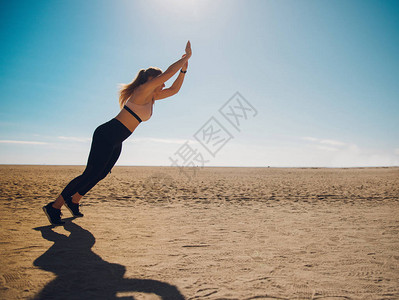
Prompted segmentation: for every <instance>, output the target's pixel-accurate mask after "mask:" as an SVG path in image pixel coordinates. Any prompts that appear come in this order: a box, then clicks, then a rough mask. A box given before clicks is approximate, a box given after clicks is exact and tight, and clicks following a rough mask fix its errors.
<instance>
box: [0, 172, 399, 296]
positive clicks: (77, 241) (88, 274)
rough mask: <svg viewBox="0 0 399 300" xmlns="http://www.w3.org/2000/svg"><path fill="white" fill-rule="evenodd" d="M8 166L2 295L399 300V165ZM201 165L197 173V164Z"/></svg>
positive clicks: (1, 228) (2, 188)
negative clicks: (86, 182)
mask: <svg viewBox="0 0 399 300" xmlns="http://www.w3.org/2000/svg"><path fill="white" fill-rule="evenodd" d="M83 168H84V167H81V166H0V174H1V179H0V182H1V184H0V197H1V198H0V213H1V218H0V258H1V259H0V299H399V239H398V233H399V168H356V169H323V168H321V169H299V168H296V169H285V168H204V169H196V173H195V174H192V173H190V174H189V175H190V176H192V177H191V178H189V177H187V176H186V175H187V174H186V173H184V172H181V170H180V169H179V168H172V167H115V168H114V169H113V171H112V174H110V175H109V176H108V177H107V178H106V179H104V180H103V181H101V182H100V183H99V184H98V185H97V186H96V187H95V188H94V189H93V190H92V191H90V192H89V193H88V195H87V196H86V197H85V198H84V202H83V206H82V209H81V210H82V212H83V213H84V214H85V216H84V217H83V218H76V219H73V218H71V214H70V213H69V211H68V210H67V209H65V208H63V209H62V211H63V214H64V215H63V218H65V219H66V220H67V222H66V225H65V226H58V227H54V226H49V223H48V220H47V218H46V217H45V215H44V213H43V211H42V206H43V205H45V204H46V203H48V202H49V201H52V200H54V198H55V197H56V196H57V195H58V194H59V193H60V191H61V190H62V189H63V187H64V186H65V185H66V184H67V183H68V182H69V181H70V180H71V179H73V178H74V177H75V176H77V175H79V174H80V173H81V172H82V171H83ZM190 172H191V171H190Z"/></svg>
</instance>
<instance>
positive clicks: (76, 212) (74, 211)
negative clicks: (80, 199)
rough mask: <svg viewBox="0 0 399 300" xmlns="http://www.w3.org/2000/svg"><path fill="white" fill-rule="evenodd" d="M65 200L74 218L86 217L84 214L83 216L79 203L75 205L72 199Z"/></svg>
mask: <svg viewBox="0 0 399 300" xmlns="http://www.w3.org/2000/svg"><path fill="white" fill-rule="evenodd" d="M64 200H65V206H66V207H67V208H68V209H69V211H70V212H71V214H72V215H73V216H74V217H83V216H84V214H82V213H81V212H80V211H79V203H73V202H72V197H66V198H65V199H64Z"/></svg>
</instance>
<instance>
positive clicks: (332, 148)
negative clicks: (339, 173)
mask: <svg viewBox="0 0 399 300" xmlns="http://www.w3.org/2000/svg"><path fill="white" fill-rule="evenodd" d="M187 40H190V41H191V44H192V50H193V55H192V58H191V59H190V62H189V68H188V72H187V75H186V78H185V82H184V83H183V86H182V88H181V90H180V92H179V94H177V95H175V96H173V97H172V98H169V99H166V100H160V101H157V102H156V103H155V107H154V114H153V116H152V118H151V119H150V120H149V121H148V122H144V123H142V124H140V126H139V127H138V128H137V129H136V131H135V132H134V133H133V135H132V136H131V137H130V138H129V139H128V140H127V141H126V142H125V143H124V149H123V151H122V155H121V157H120V160H119V161H118V163H117V164H119V165H164V166H169V165H171V158H173V157H177V156H179V155H180V154H181V153H182V152H181V151H182V149H184V147H186V148H187V149H190V150H193V151H196V152H195V153H196V154H198V153H200V154H201V155H202V156H203V157H204V159H205V160H207V162H206V165H211V166H276V167H290V166H291V167H303V166H304V167H321V166H324V167H355V166H394V165H396V166H397V165H399V117H398V116H399V84H398V78H399V54H398V53H399V2H397V1H387V0H385V1H377V0H376V1H367V0H360V1H350V0H344V1H340V0H335V1H316V0H312V1H306V0H302V1H297V0H295V1H294V0H291V1H289V0H287V1H268V0H249V1H244V0H242V1H238V0H220V1H214V0H198V1H195V0H170V1H165V0H142V1H141V0H140V1H139V0H137V1H133V0H117V1H115V0H85V1H81V0H68V1H60V0H51V1H50V0H49V1H44V0H34V1H19V0H14V1H7V0H0V41H1V48H0V65H1V67H0V95H1V101H0V116H1V119H0V163H3V164H77V165H83V164H85V163H86V160H87V155H88V152H89V149H90V140H91V136H92V134H93V131H94V129H95V128H96V127H97V126H98V125H100V124H102V123H104V122H106V121H108V120H109V119H111V118H113V117H114V116H116V114H117V113H118V112H119V106H118V84H120V83H127V82H130V81H131V80H132V79H133V78H134V76H135V75H136V73H137V71H138V70H139V69H141V68H147V67H149V66H157V67H160V68H161V69H163V70H165V69H166V68H167V67H168V66H169V65H170V64H172V63H173V62H174V61H176V60H177V59H179V58H180V57H181V55H182V54H183V53H184V48H185V44H186V42H187ZM175 78H176V77H174V78H173V79H171V80H170V81H169V82H167V86H169V85H170V84H172V82H173V80H174V79H175ZM237 91H238V92H239V93H240V94H241V95H242V96H243V97H244V98H245V99H246V100H247V103H249V104H250V105H252V107H253V110H252V111H248V115H247V119H245V118H244V117H245V116H244V115H243V114H242V116H244V117H241V118H239V120H240V126H239V128H238V130H237V128H235V127H234V126H232V124H231V123H229V122H228V120H227V119H226V118H224V117H223V116H222V114H221V113H220V112H219V109H220V108H222V107H223V105H225V104H226V102H227V101H228V100H229V99H230V98H231V97H232V96H233V95H234V94H235V93H236V92H237ZM234 99H235V98H233V100H231V101H235V100H234ZM232 103H233V102H229V103H227V104H226V105H227V106H225V108H226V107H229V105H230V104H232ZM237 103H238V102H237ZM241 103H243V101H241ZM231 107H233V108H234V106H231ZM255 110H256V115H255ZM254 115H255V116H254ZM212 117H213V119H211V118H212ZM237 118H238V117H237ZM210 119H211V120H213V121H212V122H214V121H215V120H216V121H217V122H219V124H220V125H222V126H223V128H224V131H221V132H222V133H223V132H224V134H227V133H226V132H228V135H226V136H228V137H229V138H228V139H225V140H224V142H222V141H220V143H219V144H218V145H217V147H219V146H221V145H222V147H219V148H218V149H217V153H215V152H213V154H214V155H211V154H210V152H209V151H208V150H209V147H210V145H209V144H208V150H207V149H205V147H206V146H207V144H205V146H204V144H203V143H201V141H200V139H198V137H200V136H201V132H202V131H201V130H202V129H204V128H205V127H206V126H207V124H208V125H209V122H208V121H209V120H210ZM207 122H208V123H207ZM215 124H216V123H215ZM204 126H205V127H204ZM215 130H216V127H215ZM195 136H196V137H197V139H196V138H195ZM203 137H204V135H203ZM214 137H215V138H216V135H215V136H214ZM203 142H204V141H203ZM184 145H186V146H184ZM212 147H213V146H212ZM211 152H212V149H211ZM192 153H194V152H192Z"/></svg>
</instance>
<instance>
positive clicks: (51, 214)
mask: <svg viewBox="0 0 399 300" xmlns="http://www.w3.org/2000/svg"><path fill="white" fill-rule="evenodd" d="M53 203H54V202H51V203H49V204H47V205H46V206H43V211H44V213H45V214H46V216H47V218H48V220H49V221H50V223H51V224H53V225H63V224H65V222H63V221H61V215H62V214H61V209H56V208H54V207H53Z"/></svg>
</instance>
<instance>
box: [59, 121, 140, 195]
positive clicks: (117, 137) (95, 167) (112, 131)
mask: <svg viewBox="0 0 399 300" xmlns="http://www.w3.org/2000/svg"><path fill="white" fill-rule="evenodd" d="M131 134H132V133H131V132H130V130H129V129H127V128H126V127H125V126H124V125H123V124H122V123H121V122H120V121H118V120H117V119H112V120H110V121H108V122H107V123H104V124H102V125H100V126H98V127H97V128H96V130H95V131H94V134H93V141H92V143H91V149H90V154H89V159H88V161H87V166H86V169H85V170H84V172H83V174H82V175H80V176H78V177H76V178H75V179H73V180H72V181H71V182H70V183H69V184H68V185H67V186H66V187H65V189H64V190H63V191H62V193H61V195H62V197H63V198H64V199H66V198H69V197H72V196H73V195H74V194H75V193H79V195H82V196H83V195H85V194H86V193H87V192H88V191H90V190H91V189H92V188H93V187H94V186H95V185H96V184H97V183H98V182H99V181H100V180H102V179H104V178H105V177H106V176H107V175H108V173H109V172H110V171H111V169H112V167H113V166H114V165H115V163H116V161H117V160H118V158H119V155H120V154H121V151H122V142H123V141H124V140H126V139H127V138H128V137H129V136H130V135H131Z"/></svg>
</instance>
